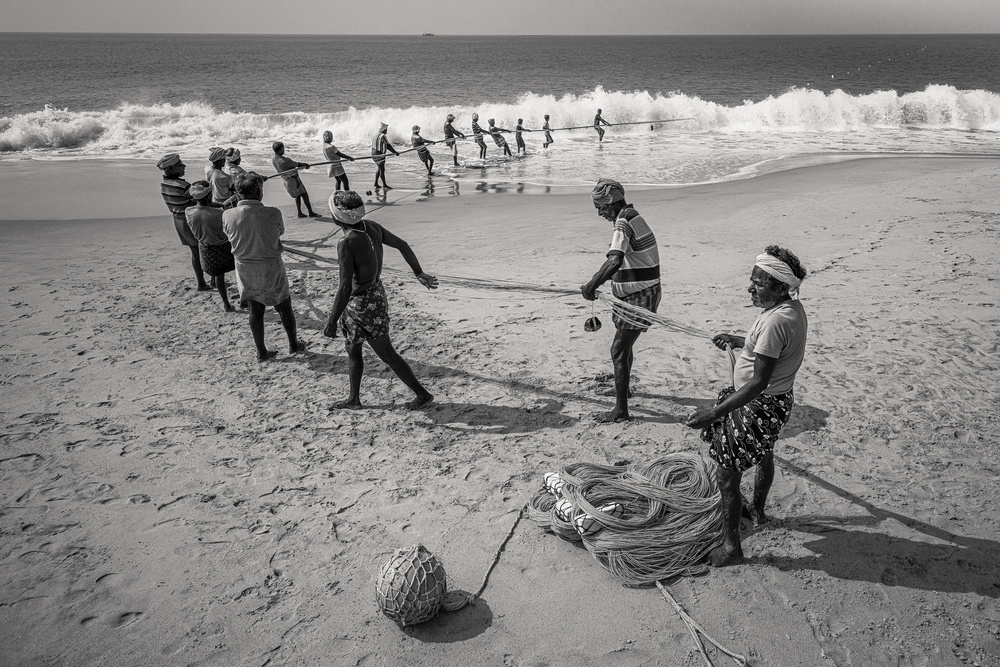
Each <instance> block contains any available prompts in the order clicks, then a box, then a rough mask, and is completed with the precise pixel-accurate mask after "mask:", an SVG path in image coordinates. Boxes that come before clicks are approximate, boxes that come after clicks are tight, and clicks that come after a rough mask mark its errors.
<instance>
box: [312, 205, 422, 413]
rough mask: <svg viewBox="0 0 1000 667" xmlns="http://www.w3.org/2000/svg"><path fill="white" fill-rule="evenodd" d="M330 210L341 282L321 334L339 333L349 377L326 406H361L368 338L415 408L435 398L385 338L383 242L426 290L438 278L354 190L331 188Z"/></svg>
mask: <svg viewBox="0 0 1000 667" xmlns="http://www.w3.org/2000/svg"><path fill="white" fill-rule="evenodd" d="M330 213H331V214H332V215H333V219H334V220H335V221H336V223H337V224H338V225H339V226H340V228H341V229H343V230H344V238H342V239H340V242H339V243H337V263H338V264H339V265H340V285H339V287H338V289H337V296H336V298H335V299H334V302H333V310H332V312H331V313H330V317H329V319H327V322H326V328H324V329H323V335H325V336H329V337H330V338H336V337H337V330H338V327H339V328H340V330H341V331H343V332H344V340H345V346H346V349H347V359H348V378H349V381H350V394H349V395H348V397H347V399H346V400H344V401H340V402H339V403H335V404H334V405H333V406H331V407H332V408H334V409H342V408H347V409H350V410H358V409H360V408H361V407H362V405H361V376H362V375H363V374H364V370H365V362H364V356H363V355H362V348H363V347H364V343H365V341H368V344H369V345H370V346H371V348H372V350H374V351H375V354H377V355H378V358H379V359H381V360H382V361H384V362H385V363H386V364H388V365H389V368H391V369H392V372H393V373H395V374H396V376H397V377H398V378H399V379H400V380H402V381H403V383H404V384H405V385H406V386H407V387H409V388H410V389H411V390H413V393H414V394H416V397H415V398H414V399H413V400H412V401H410V402H408V403H407V404H406V407H407V408H409V409H411V410H417V409H420V408H422V407H424V406H425V405H427V404H428V403H430V402H431V401H433V400H434V396H433V395H431V393H430V392H429V391H427V389H425V388H424V386H423V385H422V384H420V381H419V380H418V379H417V378H416V376H415V375H414V374H413V370H412V369H411V368H410V365H409V364H408V363H406V360H405V359H403V357H401V356H399V353H398V352H396V349H395V348H394V347H393V346H392V341H391V340H389V302H388V299H387V298H386V295H385V287H383V285H382V257H383V248H382V246H383V245H387V246H389V247H390V248H395V249H396V250H398V251H399V253H400V254H401V255H402V256H403V259H405V260H406V263H407V264H409V266H410V269H412V270H413V274H414V275H415V276H416V277H417V280H419V281H420V284H421V285H423V286H424V287H426V288H427V289H437V284H438V281H437V278H435V277H434V276H431V275H428V274H426V273H424V272H423V269H421V268H420V262H419V261H417V256H416V255H415V254H414V253H413V250H411V249H410V246H409V245H408V244H407V243H406V241H404V240H403V239H401V238H399V237H398V236H396V235H395V234H393V233H392V232H390V231H389V230H388V229H385V228H384V227H382V225H380V224H378V223H377V222H374V221H372V220H367V219H365V204H364V201H362V199H361V196H360V195H358V193H356V192H354V191H353V190H346V191H343V190H337V191H336V192H334V193H333V194H332V195H330Z"/></svg>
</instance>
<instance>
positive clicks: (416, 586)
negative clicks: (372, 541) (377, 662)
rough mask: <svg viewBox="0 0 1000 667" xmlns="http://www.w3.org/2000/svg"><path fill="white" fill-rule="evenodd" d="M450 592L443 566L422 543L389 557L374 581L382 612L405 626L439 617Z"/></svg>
mask: <svg viewBox="0 0 1000 667" xmlns="http://www.w3.org/2000/svg"><path fill="white" fill-rule="evenodd" d="M447 592H448V582H447V579H446V578H445V574H444V566H443V565H441V561H439V560H438V559H437V558H436V557H435V556H434V554H432V553H431V552H429V551H427V549H425V548H424V545H422V544H415V545H413V546H412V547H409V548H408V549H397V550H396V551H395V552H394V553H392V554H389V556H387V557H386V558H385V560H383V561H382V565H381V566H380V567H379V570H378V576H376V578H375V601H376V602H377V603H378V608H379V610H380V611H381V612H382V613H383V614H385V615H386V616H388V617H389V618H391V619H392V620H394V621H396V622H397V623H399V624H400V625H402V626H407V625H416V624H417V623H423V622H424V621H426V620H429V619H431V618H433V617H434V616H435V615H437V613H438V611H439V610H440V609H441V603H442V602H443V601H444V597H445V594H446V593H447Z"/></svg>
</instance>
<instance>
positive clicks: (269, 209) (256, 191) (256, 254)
mask: <svg viewBox="0 0 1000 667" xmlns="http://www.w3.org/2000/svg"><path fill="white" fill-rule="evenodd" d="M236 194H237V195H238V196H239V202H238V203H237V204H236V207H235V208H231V209H228V210H226V211H223V213H222V228H223V229H224V230H225V232H226V237H227V238H228V239H229V242H230V244H232V251H233V257H234V258H236V284H237V286H238V287H239V289H240V299H241V300H243V301H246V302H247V303H248V304H249V306H250V333H251V334H252V335H253V342H254V345H255V346H256V347H257V361H267V360H268V359H270V358H272V357H273V356H275V354H276V353H275V352H272V351H270V350H268V349H267V346H266V345H265V344H264V311H265V309H266V308H267V306H273V307H274V309H275V310H276V311H278V315H279V317H281V325H282V326H283V327H284V328H285V334H286V335H287V336H288V353H289V354H294V353H295V352H301V351H302V350H304V349H305V345H304V344H303V343H302V341H300V340H299V339H298V337H297V336H296V328H295V313H294V312H292V294H291V291H290V290H289V288H288V276H287V275H286V274H285V263H284V262H283V261H282V260H281V252H282V250H283V248H282V245H281V235H282V234H284V233H285V223H284V219H283V218H282V215H281V211H280V210H279V209H278V208H275V207H274V206H264V204H263V203H262V202H261V199H262V198H263V196H264V177H263V176H261V175H260V174H258V173H256V172H253V171H251V172H247V173H246V174H240V175H239V176H237V177H236Z"/></svg>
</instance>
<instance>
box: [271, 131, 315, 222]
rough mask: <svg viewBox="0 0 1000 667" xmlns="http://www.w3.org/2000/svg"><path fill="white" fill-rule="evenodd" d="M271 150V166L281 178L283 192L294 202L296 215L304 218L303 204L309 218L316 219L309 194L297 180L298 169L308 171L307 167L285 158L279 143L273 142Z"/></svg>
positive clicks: (299, 179)
mask: <svg viewBox="0 0 1000 667" xmlns="http://www.w3.org/2000/svg"><path fill="white" fill-rule="evenodd" d="M271 150H273V151H274V156H272V157H271V164H272V165H273V166H274V170H275V171H276V172H278V174H277V175H279V176H281V180H282V181H284V182H285V192H287V193H288V195H289V196H290V197H291V198H292V199H294V200H295V211H296V212H297V213H298V216H299V217H300V218H304V217H306V214H305V213H303V212H302V204H303V202H304V203H305V205H306V210H307V211H309V217H310V218H318V217H319V213H316V212H315V211H313V207H312V203H310V201H309V193H308V192H306V186H305V184H303V183H302V179H301V178H299V169H308V168H309V165H308V164H307V163H305V162H296V161H295V160H293V159H291V158H289V157H285V144H283V143H282V142H280V141H275V142H274V143H273V144H271Z"/></svg>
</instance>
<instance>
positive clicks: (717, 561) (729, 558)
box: [708, 544, 743, 567]
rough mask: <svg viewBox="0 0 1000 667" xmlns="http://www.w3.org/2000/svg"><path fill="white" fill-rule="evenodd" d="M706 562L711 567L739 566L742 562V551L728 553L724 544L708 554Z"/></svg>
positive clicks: (738, 549)
mask: <svg viewBox="0 0 1000 667" xmlns="http://www.w3.org/2000/svg"><path fill="white" fill-rule="evenodd" d="M708 562H709V563H710V564H711V565H712V567H726V566H728V565H739V564H740V563H742V562H743V549H742V548H737V549H736V550H735V551H730V550H729V549H728V547H726V545H725V544H723V545H720V546H717V547H715V548H714V549H712V551H711V553H709V554H708Z"/></svg>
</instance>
